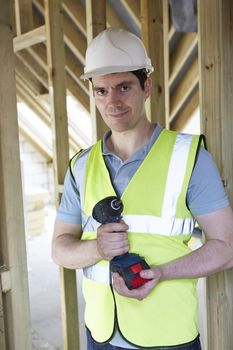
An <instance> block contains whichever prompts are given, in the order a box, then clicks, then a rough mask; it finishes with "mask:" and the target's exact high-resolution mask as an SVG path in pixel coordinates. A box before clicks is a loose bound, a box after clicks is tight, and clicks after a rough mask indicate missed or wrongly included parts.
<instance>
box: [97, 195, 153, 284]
mask: <svg viewBox="0 0 233 350" xmlns="http://www.w3.org/2000/svg"><path fill="white" fill-rule="evenodd" d="M122 211H123V203H122V201H121V200H120V199H119V198H118V197H115V196H111V197H106V198H104V199H102V200H101V201H99V202H98V203H97V204H96V205H95V206H94V208H93V212H92V216H93V218H94V219H95V220H96V221H98V222H99V223H101V224H106V223H108V222H119V221H120V220H121V218H122V216H121V213H122ZM149 268H150V266H149V265H148V264H147V263H146V261H145V259H144V258H143V257H141V256H140V255H138V254H135V253H125V254H122V255H118V256H115V257H114V258H113V259H112V260H111V261H110V271H111V272H118V273H119V274H120V275H121V276H122V278H123V279H124V281H125V284H126V286H127V287H128V288H129V289H134V288H137V287H140V286H142V285H143V284H144V283H146V282H148V281H149V280H148V279H145V278H142V277H141V276H140V271H142V270H146V269H149Z"/></svg>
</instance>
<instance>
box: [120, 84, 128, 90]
mask: <svg viewBox="0 0 233 350" xmlns="http://www.w3.org/2000/svg"><path fill="white" fill-rule="evenodd" d="M129 89H130V87H129V85H126V84H124V85H122V86H121V87H120V91H121V92H127V91H129Z"/></svg>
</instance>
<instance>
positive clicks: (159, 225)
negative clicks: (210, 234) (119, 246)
mask: <svg viewBox="0 0 233 350" xmlns="http://www.w3.org/2000/svg"><path fill="white" fill-rule="evenodd" d="M123 220H124V221H125V223H126V224H127V225H129V230H128V231H129V232H142V233H149V234H159V235H163V236H178V235H184V234H189V233H192V232H193V229H194V223H195V221H194V220H193V218H186V219H174V218H168V219H164V218H160V217H156V216H150V215H124V216H123Z"/></svg>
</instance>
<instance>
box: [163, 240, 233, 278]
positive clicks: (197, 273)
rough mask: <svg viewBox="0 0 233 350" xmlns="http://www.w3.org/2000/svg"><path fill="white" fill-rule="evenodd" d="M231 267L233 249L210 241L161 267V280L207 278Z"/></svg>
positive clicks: (220, 242)
mask: <svg viewBox="0 0 233 350" xmlns="http://www.w3.org/2000/svg"><path fill="white" fill-rule="evenodd" d="M223 252H224V253H223ZM230 267H233V251H232V247H231V246H229V245H228V244H227V243H225V242H223V241H220V240H209V241H207V242H206V243H205V244H204V245H203V246H202V247H201V248H199V249H197V250H195V251H193V252H192V253H190V254H188V255H186V256H184V257H182V258H180V259H177V260H175V261H172V262H169V263H167V264H164V265H162V266H160V267H159V270H160V273H161V277H160V280H170V279H180V278H198V277H206V276H209V275H211V274H214V273H216V272H219V271H222V270H224V269H227V268H230Z"/></svg>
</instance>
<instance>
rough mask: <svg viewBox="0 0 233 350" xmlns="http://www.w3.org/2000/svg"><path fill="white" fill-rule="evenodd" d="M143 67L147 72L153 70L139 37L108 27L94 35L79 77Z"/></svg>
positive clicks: (84, 77) (85, 77) (83, 77)
mask: <svg viewBox="0 0 233 350" xmlns="http://www.w3.org/2000/svg"><path fill="white" fill-rule="evenodd" d="M143 68H145V69H146V70H147V71H148V74H150V73H151V72H152V71H153V67H152V65H151V60H150V59H149V57H148V56H147V53H146V49H145V47H144V45H143V43H142V41H141V39H140V38H138V37H137V36H136V35H134V34H133V33H130V32H127V31H125V30H123V29H118V28H108V29H106V30H104V31H102V32H101V33H100V34H99V35H98V36H97V37H95V38H94V39H93V40H92V42H91V43H90V45H89V47H88V48H87V51H86V66H85V68H84V74H83V75H82V76H81V79H89V78H91V77H93V76H96V75H105V74H110V73H119V72H128V71H134V70H138V69H143Z"/></svg>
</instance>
